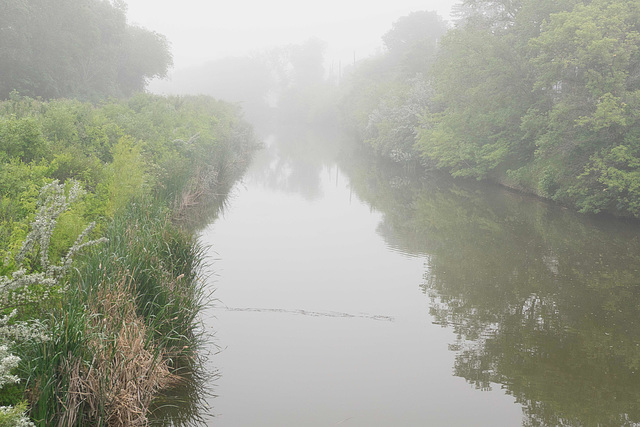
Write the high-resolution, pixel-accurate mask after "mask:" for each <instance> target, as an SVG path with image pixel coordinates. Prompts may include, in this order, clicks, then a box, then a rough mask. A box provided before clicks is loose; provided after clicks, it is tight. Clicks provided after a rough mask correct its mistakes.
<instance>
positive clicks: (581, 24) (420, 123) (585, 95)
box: [342, 0, 640, 218]
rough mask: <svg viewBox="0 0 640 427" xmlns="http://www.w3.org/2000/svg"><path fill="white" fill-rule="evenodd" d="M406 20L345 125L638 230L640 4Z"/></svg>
mask: <svg viewBox="0 0 640 427" xmlns="http://www.w3.org/2000/svg"><path fill="white" fill-rule="evenodd" d="M455 16H456V20H455V25H454V26H453V27H452V28H448V27H447V25H446V24H445V23H444V21H443V20H442V19H440V18H439V17H438V16H437V15H436V14H435V13H432V12H415V13H412V14H410V15H408V16H406V17H403V18H401V19H399V20H398V21H397V22H396V23H395V24H394V25H393V27H392V29H391V30H390V31H389V32H388V33H387V34H386V35H385V36H384V37H383V41H384V43H385V46H386V51H385V52H384V54H382V55H379V56H377V57H374V58H370V59H368V60H366V61H364V62H363V63H362V64H360V65H359V66H358V67H357V68H356V70H355V72H354V73H353V75H352V78H351V81H350V82H349V85H348V88H347V92H346V95H345V97H344V100H343V104H342V108H343V117H344V118H345V123H346V124H347V125H348V126H349V127H350V128H351V129H352V130H353V131H355V132H356V133H357V135H358V136H359V137H360V138H361V139H362V140H363V141H365V142H366V143H367V144H368V145H370V146H371V147H372V149H373V150H374V152H376V153H378V154H380V155H382V156H385V157H388V158H392V159H394V160H396V161H399V162H405V163H406V162H413V163H421V164H423V165H426V166H429V167H435V168H439V169H445V170H447V171H449V172H450V173H451V174H452V175H453V176H456V177H467V178H475V179H489V180H492V181H495V182H499V183H501V184H503V185H506V186H509V187H512V188H516V189H520V190H523V191H527V192H531V193H534V194H537V195H539V196H542V197H545V198H548V199H551V200H554V201H557V202H560V203H563V204H566V205H570V206H573V207H576V208H577V209H579V210H580V211H582V212H590V213H598V212H610V213H614V214H617V215H621V216H632V217H636V218H638V217H640V142H639V138H638V137H639V136H640V122H639V120H638V118H639V116H638V113H637V111H638V107H639V106H640V105H639V102H640V96H639V95H640V91H639V90H640V49H639V48H640V2H639V1H621V0H594V1H584V0H562V1H537V0H464V1H462V2H461V3H460V4H459V5H458V6H457V8H456V9H455Z"/></svg>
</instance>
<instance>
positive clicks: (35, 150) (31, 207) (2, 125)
mask: <svg viewBox="0 0 640 427" xmlns="http://www.w3.org/2000/svg"><path fill="white" fill-rule="evenodd" d="M0 144H1V145H0V237H1V238H0V259H1V260H3V261H1V262H0V285H1V287H2V289H1V290H2V291H3V293H2V298H0V303H1V305H0V310H3V312H2V313H3V314H8V313H10V312H12V311H13V310H14V309H15V310H16V311H15V313H13V314H12V315H11V317H13V318H12V319H10V320H9V321H10V322H16V321H18V324H19V323H20V322H24V321H28V322H33V321H35V320H37V321H38V325H40V326H39V329H38V331H39V332H41V334H40V338H39V339H37V340H36V339H17V340H13V339H11V340H8V341H7V338H6V336H5V335H6V334H5V335H2V334H0V346H8V347H2V348H4V349H5V351H6V349H7V348H11V349H13V351H15V354H16V355H17V356H19V357H20V358H21V359H22V362H21V363H20V365H19V366H18V371H17V373H18V374H19V376H20V377H21V380H22V382H21V386H20V387H23V392H24V393H22V392H20V393H9V394H7V392H5V393H0V400H2V402H0V404H4V405H6V404H17V403H19V402H20V401H21V400H22V399H24V398H27V399H28V400H29V401H30V403H31V409H30V411H31V417H32V419H33V420H34V421H35V422H36V423H37V424H38V425H53V424H57V423H58V422H60V423H64V424H65V425H67V424H68V425H76V424H80V425H89V424H90V425H101V424H102V425H143V424H144V423H145V422H146V419H147V415H148V413H147V409H148V408H149V405H150V404H151V402H152V399H153V397H154V396H155V395H156V393H157V392H158V391H159V390H160V389H162V388H164V387H166V386H167V385H170V384H171V383H175V381H176V379H177V378H178V376H179V375H180V374H181V373H182V371H181V369H187V368H189V369H190V370H193V369H197V367H196V366H195V365H194V364H195V362H196V360H197V353H196V350H197V331H196V329H195V327H196V326H197V314H198V311H199V309H200V307H201V304H202V303H203V300H202V297H203V295H202V292H201V288H200V287H199V285H198V283H199V282H198V279H197V274H198V272H199V270H198V266H199V263H200V261H201V260H202V256H201V253H200V249H199V248H198V245H197V243H196V242H195V240H194V238H193V235H192V233H191V232H189V231H187V230H186V229H185V228H184V227H183V226H182V225H184V224H185V220H186V219H187V218H189V217H192V215H189V212H190V211H193V210H194V208H196V207H197V206H199V205H200V206H203V205H205V204H206V203H205V201H206V199H207V198H210V197H211V196H212V195H213V194H218V193H220V194H223V193H224V192H225V191H226V190H227V189H228V188H229V185H230V182H232V181H233V180H234V179H236V178H237V177H238V176H239V174H240V173H241V172H242V171H243V170H244V167H245V166H246V164H247V160H248V157H249V155H250V153H251V151H252V150H253V149H254V148H255V142H254V138H253V135H252V132H251V129H250V127H249V126H248V125H247V124H246V123H245V122H244V121H243V120H242V119H241V118H240V115H239V111H238V109H237V107H235V106H232V105H230V104H227V103H224V102H220V101H216V100H214V99H212V98H209V97H169V98H165V97H159V96H152V95H143V94H140V95H136V96H134V97H132V98H130V99H126V100H119V101H117V100H112V101H109V102H103V103H100V104H97V105H96V104H91V103H83V102H80V101H76V100H62V99H61V100H55V101H49V102H43V101H38V100H34V99H32V98H27V97H19V96H16V95H13V97H12V99H10V100H7V101H4V102H1V103H0ZM41 189H42V190H41ZM87 227H89V228H87ZM94 227H95V228H94ZM101 237H106V238H107V240H106V241H105V240H104V239H101V240H97V241H93V242H90V241H89V239H91V238H94V239H98V238H101ZM89 245H91V246H90V247H89ZM74 258H75V259H76V261H75V262H74V261H73V259H74ZM72 262H74V264H73V265H74V268H73V269H69V267H70V266H71V263H72ZM0 320H1V319H0ZM6 321H7V320H4V322H6ZM3 330H4V329H3ZM42 334H44V335H42ZM23 338H24V337H23ZM0 356H2V357H4V356H3V355H2V354H0ZM8 357H9V356H7V358H8ZM7 360H15V359H7ZM15 365H16V363H14V367H15ZM14 371H15V370H14ZM12 372H13V371H12ZM4 373H5V372H2V374H4ZM192 374H193V372H190V375H192ZM123 378H136V380H135V381H133V380H131V381H129V382H125V383H123V382H122V381H123ZM127 381H128V380H127ZM80 396H82V398H80ZM16 408H18V409H20V408H23V409H24V406H20V405H18V406H16ZM18 412H19V411H18ZM18 415H19V413H18Z"/></svg>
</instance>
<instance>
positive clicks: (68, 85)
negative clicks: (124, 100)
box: [0, 0, 172, 99]
mask: <svg viewBox="0 0 640 427" xmlns="http://www.w3.org/2000/svg"><path fill="white" fill-rule="evenodd" d="M0 12H1V13H0V55H1V56H2V58H3V61H2V62H1V63H0V98H7V97H8V96H9V93H10V92H11V91H13V90H17V91H19V92H20V93H22V94H24V95H29V96H41V97H43V98H56V97H79V98H85V99H96V98H101V97H106V96H120V95H129V94H130V93H132V92H133V91H136V90H142V89H143V88H144V83H145V82H146V80H147V79H149V78H151V77H155V76H160V77H161V76H164V75H166V72H167V71H168V67H169V66H170V65H171V63H172V61H171V55H170V54H169V51H168V44H167V42H166V39H164V37H163V36H160V35H158V34H156V33H153V32H150V31H147V30H144V29H141V28H137V27H131V26H129V25H127V22H126V14H125V7H124V6H123V4H122V3H121V2H117V1H116V2H111V1H108V0H30V1H29V2H24V1H23V0H2V2H1V3H0Z"/></svg>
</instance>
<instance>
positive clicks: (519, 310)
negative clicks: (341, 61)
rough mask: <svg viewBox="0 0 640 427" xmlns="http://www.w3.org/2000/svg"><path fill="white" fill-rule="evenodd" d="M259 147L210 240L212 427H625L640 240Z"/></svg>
mask: <svg viewBox="0 0 640 427" xmlns="http://www.w3.org/2000/svg"><path fill="white" fill-rule="evenodd" d="M339 142H340V137H339V136H336V135H330V136H327V135H318V134H317V133H315V134H314V133H308V132H305V131H302V130H296V129H289V130H288V131H287V132H281V133H279V134H278V135H275V136H273V137H271V138H269V140H268V145H269V147H268V149H265V150H263V152H261V153H260V154H259V156H258V157H257V158H256V160H255V161H254V164H253V166H252V168H251V170H250V171H249V172H248V174H247V175H246V177H245V178H244V180H243V182H242V183H241V184H239V185H238V186H237V187H236V188H235V189H234V191H233V192H232V196H231V199H230V201H229V207H228V209H227V210H226V211H225V213H224V215H223V217H221V218H219V219H218V220H216V221H215V222H214V223H213V224H211V225H210V226H208V227H207V228H206V229H205V230H204V231H203V232H202V234H201V239H202V241H203V243H204V244H207V245H210V246H211V256H212V257H213V258H215V259H216V261H215V262H214V263H213V265H212V270H213V271H214V272H215V275H214V276H212V278H211V279H210V281H209V285H210V287H211V288H212V289H214V288H215V294H214V295H215V297H216V298H217V299H218V302H217V303H216V306H215V308H213V309H212V310H209V311H208V312H207V314H206V326H207V328H210V330H211V331H215V334H216V335H215V342H216V343H217V345H218V346H219V347H220V352H219V353H218V354H216V355H214V356H212V357H210V358H209V361H208V366H207V368H208V370H209V371H210V372H214V371H215V372H218V373H219V374H220V377H219V378H218V379H217V380H216V381H215V384H214V385H213V390H214V393H215V394H216V397H215V398H214V397H212V398H210V399H209V400H208V404H209V406H210V411H211V412H212V414H214V415H215V418H213V419H212V420H211V425H216V426H258V425H259V426H301V425H304V426H332V425H352V426H392V425H393V426H418V425H419V426H423V425H433V426H471V425H473V426H518V425H559V424H561V423H564V424H566V425H624V424H628V425H634V424H633V423H634V422H640V411H639V409H640V404H639V403H638V402H640V378H639V377H638V374H637V370H638V367H640V366H639V365H640V325H639V322H640V316H639V315H640V313H639V312H638V311H639V309H638V307H639V303H640V301H639V299H640V298H639V297H640V286H639V285H638V281H637V279H636V278H637V269H638V268H639V267H638V258H639V257H640V251H639V249H640V246H639V245H640V243H639V239H638V237H639V236H640V233H639V230H638V227H637V226H636V225H635V224H630V223H627V222H624V221H618V220H611V219H598V220H594V219H591V218H587V217H584V216H581V215H578V214H574V213H571V212H569V211H567V210H564V209H561V208H558V207H555V206H551V205H548V204H545V203H542V202H540V201H538V200H535V199H532V198H529V197H525V196H522V195H518V194H514V193H511V192H507V191H504V190H500V189H498V188H491V187H487V186H479V185H473V183H471V184H470V183H459V182H458V183H456V182H453V181H452V180H449V179H447V178H445V177H442V176H438V175H429V176H426V177H422V178H416V177H414V176H412V175H411V173H409V172H407V171H403V170H398V169H396V168H393V167H389V166H388V165H383V164H375V163H374V162H372V161H371V160H368V159H364V158H363V157H364V156H362V155H359V154H354V153H346V154H345V153H341V155H338V154H339V153H340V150H339V149H337V148H336V147H337V146H338V145H339Z"/></svg>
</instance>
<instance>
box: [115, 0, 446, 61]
mask: <svg viewBox="0 0 640 427" xmlns="http://www.w3.org/2000/svg"><path fill="white" fill-rule="evenodd" d="M455 3H458V1H457V0H427V1H419V0H397V1H392V2H369V1H364V0H356V1H349V2H346V1H340V0H325V1H323V2H315V3H307V2H300V1H294V0H272V1H270V2H264V1H255V0H236V1H226V2H208V1H203V0H182V1H179V2H177V1H174V0H128V1H127V4H128V18H129V21H130V23H133V24H137V25H140V26H143V27H145V28H148V29H150V30H154V31H157V32H159V33H161V34H164V35H165V36H167V38H168V39H169V41H170V42H171V47H172V53H173V56H174V69H175V70H179V69H182V68H185V67H190V66H194V65H199V64H202V63H204V62H207V61H209V60H214V59H219V58H223V57H227V56H242V55H247V54H252V53H255V52H257V51H261V50H264V49H269V48H273V47H276V46H282V45H287V44H291V43H301V42H303V41H305V40H307V39H309V38H311V37H316V38H319V39H321V40H323V41H325V42H326V43H327V49H326V60H327V61H328V63H329V64H331V63H334V64H338V63H340V62H341V63H343V64H344V63H347V62H352V61H353V58H354V55H355V57H356V58H363V57H366V56H369V55H371V54H372V53H375V52H376V51H378V50H380V49H381V46H382V43H381V41H380V37H381V36H382V35H383V34H384V33H385V32H386V31H388V30H389V29H390V28H391V24H392V23H393V22H394V21H395V20H397V19H398V18H399V17H401V16H404V15H407V14H408V13H410V12H412V11H418V10H432V11H437V12H438V13H439V14H440V16H442V17H443V18H444V19H445V20H448V19H450V12H451V7H452V6H453V5H454V4H455ZM336 67H337V65H336Z"/></svg>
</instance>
